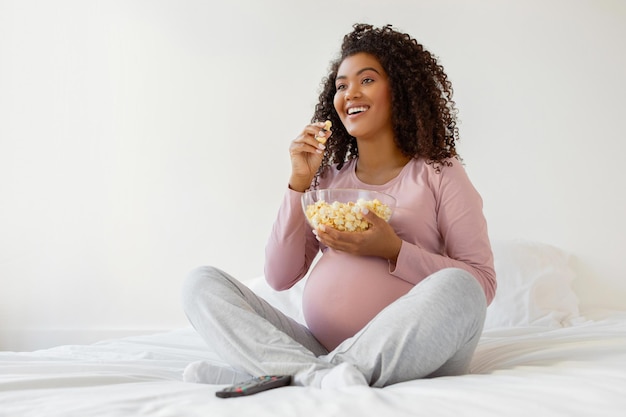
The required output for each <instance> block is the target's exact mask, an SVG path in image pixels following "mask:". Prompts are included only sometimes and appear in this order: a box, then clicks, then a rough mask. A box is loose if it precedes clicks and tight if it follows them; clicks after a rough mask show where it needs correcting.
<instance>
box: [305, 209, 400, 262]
mask: <svg viewBox="0 0 626 417" xmlns="http://www.w3.org/2000/svg"><path fill="white" fill-rule="evenodd" d="M363 217H364V218H365V220H367V221H368V222H369V223H370V227H369V228H368V229H367V230H365V231H363V232H343V231H340V230H337V229H335V228H333V227H331V226H325V225H320V226H318V228H317V229H315V230H314V231H313V233H315V235H316V236H317V240H319V241H320V242H321V243H323V244H324V245H326V246H328V247H329V248H332V249H335V250H338V251H342V252H346V253H350V254H352V255H361V256H379V257H381V258H385V259H387V260H389V261H390V262H392V263H395V262H396V260H397V259H398V254H399V253H400V247H401V246H402V239H400V237H399V236H398V235H397V234H396V232H395V231H394V230H393V228H392V227H391V226H390V225H389V223H387V222H386V221H385V220H383V219H381V218H380V217H378V216H377V215H376V214H374V213H373V212H371V211H368V212H367V213H366V214H364V215H363Z"/></svg>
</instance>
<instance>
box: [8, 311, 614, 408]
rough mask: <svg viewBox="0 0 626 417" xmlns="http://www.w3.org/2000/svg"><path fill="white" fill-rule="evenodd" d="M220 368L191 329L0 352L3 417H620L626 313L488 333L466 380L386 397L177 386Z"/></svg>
mask: <svg viewBox="0 0 626 417" xmlns="http://www.w3.org/2000/svg"><path fill="white" fill-rule="evenodd" d="M199 359H209V360H215V361H216V362H219V360H218V359H217V357H216V356H215V355H214V354H213V353H211V352H210V351H209V349H208V348H207V347H206V346H205V344H204V343H203V341H202V340H201V339H200V338H199V336H198V335H197V334H196V333H195V332H194V331H193V330H192V329H190V328H185V329H179V330H176V331H172V332H168V333H160V334H154V335H150V336H138V337H130V338H124V339H117V340H110V341H103V342H100V343H97V344H94V345H84V346H60V347H57V348H52V349H46V350H41V351H36V352H0V416H2V417H5V416H6V417H26V416H46V417H55V416H80V417H90V416H161V417H164V416H171V417H187V416H237V417H242V416H256V417H258V416H273V417H276V416H290V417H307V416H316V417H317V416H376V417H380V416H394V417H399V416H422V415H423V416H450V417H453V416H454V417H457V416H525V417H526V416H532V417H544V416H568V417H572V416H603V417H610V416H616V417H617V416H620V417H623V416H626V312H612V313H611V314H607V315H604V316H602V317H600V318H599V319H596V320H588V321H585V322H583V323H581V324H578V325H576V326H572V327H566V328H559V329H551V330H549V329H546V328H509V329H499V330H498V329H495V330H489V331H487V332H485V334H484V336H483V338H482V340H481V342H480V344H479V347H478V349H477V351H476V355H475V357H474V360H473V364H472V374H470V375H465V376H461V377H445V378H437V379H430V380H418V381H411V382H407V383H402V384H397V385H394V386H390V387H387V388H384V389H372V388H367V387H351V388H345V389H341V390H320V389H314V388H304V387H286V388H281V389H278V390H272V391H268V392H265V393H261V394H257V395H254V396H251V397H246V398H237V399H220V398H217V397H215V395H214V392H215V391H216V390H217V389H219V388H220V387H221V386H216V385H201V384H190V383H184V382H182V379H181V375H182V371H183V369H184V367H185V366H186V365H187V364H188V363H190V362H192V361H195V360H199Z"/></svg>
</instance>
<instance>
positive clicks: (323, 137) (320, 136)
mask: <svg viewBox="0 0 626 417" xmlns="http://www.w3.org/2000/svg"><path fill="white" fill-rule="evenodd" d="M332 126H333V123H332V122H331V121H330V120H326V122H325V123H324V127H323V128H322V130H320V132H319V133H318V134H317V135H316V136H315V140H317V141H318V142H320V143H322V144H324V143H326V140H327V138H326V135H325V133H326V132H328V131H329V130H330V128H331V127H332Z"/></svg>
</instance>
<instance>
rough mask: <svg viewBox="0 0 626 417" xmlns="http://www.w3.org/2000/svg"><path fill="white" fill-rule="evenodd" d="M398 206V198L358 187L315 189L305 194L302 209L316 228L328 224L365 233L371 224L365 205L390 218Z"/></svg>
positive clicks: (342, 229)
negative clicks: (364, 213)
mask: <svg viewBox="0 0 626 417" xmlns="http://www.w3.org/2000/svg"><path fill="white" fill-rule="evenodd" d="M395 206H396V199H395V198H394V197H392V196H390V195H389V194H385V193H379V192H377V191H370V190H362V189H358V188H330V189H322V190H311V191H307V192H305V193H304V194H303V195H302V209H303V210H304V214H305V216H306V218H307V220H308V221H309V224H310V225H311V226H312V227H313V228H317V227H319V226H320V225H325V226H331V227H334V228H335V229H337V230H341V231H349V232H362V231H364V230H367V229H368V228H369V227H370V223H369V222H368V221H367V220H365V218H364V216H363V209H364V208H367V209H368V210H369V211H370V212H373V213H375V214H376V215H378V217H380V218H382V219H384V220H385V221H389V219H390V218H391V215H392V214H393V210H394V208H395Z"/></svg>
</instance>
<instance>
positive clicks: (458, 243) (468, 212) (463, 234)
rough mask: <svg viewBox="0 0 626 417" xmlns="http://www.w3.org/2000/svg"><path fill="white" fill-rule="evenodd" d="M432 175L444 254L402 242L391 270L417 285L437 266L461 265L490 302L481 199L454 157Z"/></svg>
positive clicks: (489, 256)
mask: <svg viewBox="0 0 626 417" xmlns="http://www.w3.org/2000/svg"><path fill="white" fill-rule="evenodd" d="M432 178H433V182H432V187H433V190H434V193H435V197H436V201H437V207H436V210H437V225H438V228H439V233H440V235H441V239H442V242H443V246H442V252H443V253H433V252H429V251H426V250H424V249H423V248H421V247H419V246H418V245H414V244H411V243H408V242H406V241H403V242H402V246H401V248H400V253H399V254H398V259H397V261H396V264H395V266H394V265H390V272H391V274H393V275H394V276H396V277H398V278H400V279H403V280H405V281H408V282H411V283H413V284H417V283H418V282H419V281H421V280H422V279H424V278H425V277H427V276H428V275H430V274H432V273H434V272H436V271H438V270H440V269H443V268H449V267H456V268H461V269H464V270H466V271H468V272H469V273H471V274H472V275H473V276H474V277H475V278H476V279H477V280H478V282H479V283H480V284H481V286H482V287H483V290H484V291H485V296H486V298H487V302H491V300H492V299H493V297H494V295H495V290H496V276H495V270H494V265H493V253H492V251H491V244H490V241H489V235H488V231H487V222H486V220H485V217H484V215H483V203H482V198H481V197H480V195H479V194H478V192H477V191H476V189H475V188H474V186H473V185H472V183H471V182H470V180H469V178H468V176H467V173H466V172H465V169H464V168H463V166H462V165H461V164H460V162H459V161H457V160H454V161H453V165H452V166H444V167H442V169H441V173H439V174H436V175H433V176H432Z"/></svg>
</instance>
